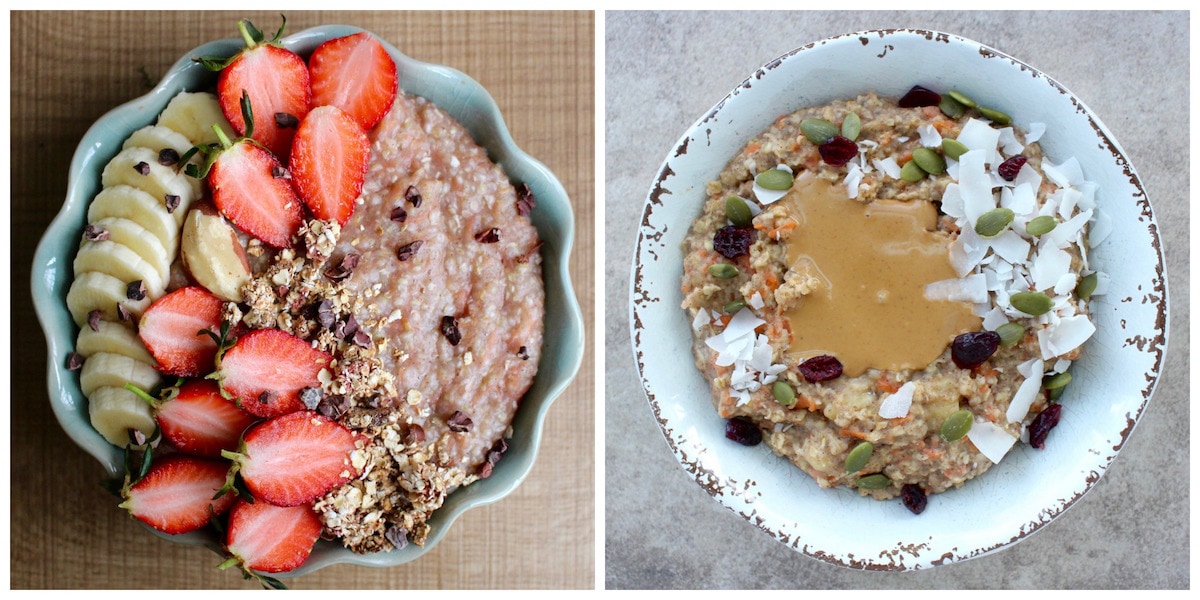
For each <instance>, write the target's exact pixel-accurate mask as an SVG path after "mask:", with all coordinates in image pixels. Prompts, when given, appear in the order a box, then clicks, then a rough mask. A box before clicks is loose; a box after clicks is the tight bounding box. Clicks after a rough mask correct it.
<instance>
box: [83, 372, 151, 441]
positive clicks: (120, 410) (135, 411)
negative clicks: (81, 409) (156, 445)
mask: <svg viewBox="0 0 1200 600" xmlns="http://www.w3.org/2000/svg"><path fill="white" fill-rule="evenodd" d="M88 415H89V416H90V417H91V420H92V427H94V428H95V429H96V431H98V432H100V435H102V436H104V439H106V440H108V441H109V443H111V444H113V445H116V446H120V447H122V448H124V447H125V446H128V445H129V444H131V443H132V441H131V440H130V436H129V430H130V429H137V430H138V431H141V432H142V433H143V434H144V435H146V436H147V437H149V436H151V435H153V433H154V429H155V427H156V423H155V422H154V413H153V411H152V410H151V408H150V405H149V404H148V403H147V402H146V401H145V400H142V399H141V398H139V397H137V395H136V394H134V393H133V392H131V391H129V390H127V389H125V388H124V384H122V387H112V386H104V387H100V388H97V389H96V390H95V391H93V392H92V395H91V396H89V397H88Z"/></svg>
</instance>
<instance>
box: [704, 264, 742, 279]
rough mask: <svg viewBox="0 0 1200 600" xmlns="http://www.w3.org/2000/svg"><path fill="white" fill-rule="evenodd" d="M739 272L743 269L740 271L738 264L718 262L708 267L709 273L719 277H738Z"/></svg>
mask: <svg viewBox="0 0 1200 600" xmlns="http://www.w3.org/2000/svg"><path fill="white" fill-rule="evenodd" d="M739 273H741V271H738V268H737V267H736V266H734V265H731V264H729V263H717V264H715V265H713V266H711V267H709V268H708V274H709V275H712V276H713V277H716V278H717V279H733V278H734V277H737V276H738V274H739Z"/></svg>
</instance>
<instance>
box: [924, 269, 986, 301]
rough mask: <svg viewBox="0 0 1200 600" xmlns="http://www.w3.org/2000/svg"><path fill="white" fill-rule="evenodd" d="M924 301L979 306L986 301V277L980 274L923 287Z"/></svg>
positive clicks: (936, 282) (945, 280) (944, 280)
mask: <svg viewBox="0 0 1200 600" xmlns="http://www.w3.org/2000/svg"><path fill="white" fill-rule="evenodd" d="M925 299H926V300H934V301H936V300H950V301H957V302H971V303H974V304H980V303H984V302H987V301H988V289H987V277H985V276H984V275H983V274H982V273H976V274H974V275H969V276H967V277H963V278H961V279H943V280H941V281H935V282H933V283H930V284H927V285H926V286H925Z"/></svg>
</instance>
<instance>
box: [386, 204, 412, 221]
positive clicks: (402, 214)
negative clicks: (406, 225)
mask: <svg viewBox="0 0 1200 600" xmlns="http://www.w3.org/2000/svg"><path fill="white" fill-rule="evenodd" d="M390 218H391V220H393V221H395V222H397V223H403V222H405V221H407V220H408V211H406V210H404V207H403V206H397V207H396V208H393V209H392V214H391V217H390Z"/></svg>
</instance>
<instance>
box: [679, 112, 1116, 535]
mask: <svg viewBox="0 0 1200 600" xmlns="http://www.w3.org/2000/svg"><path fill="white" fill-rule="evenodd" d="M931 94H932V93H931ZM911 95H912V93H910V95H909V96H906V97H905V98H904V99H901V100H899V101H897V99H894V98H883V97H879V96H877V95H875V94H873V93H868V94H864V95H861V96H859V97H857V98H854V99H849V100H841V101H835V102H833V103H831V104H828V105H826V106H821V107H813V108H806V109H802V110H799V111H797V112H795V113H791V114H787V115H783V116H781V117H779V118H778V119H776V120H775V122H774V123H773V125H772V126H771V127H770V129H768V130H767V131H765V132H763V133H762V134H760V135H758V136H756V137H754V138H753V139H751V140H749V141H748V142H747V144H746V145H745V146H744V147H743V149H742V150H741V151H740V152H739V153H738V154H737V155H736V156H735V157H733V159H732V160H731V161H730V162H729V163H728V165H727V166H726V168H725V169H724V171H722V172H721V173H720V175H719V177H718V178H717V179H716V180H715V181H712V182H710V183H709V185H708V187H707V196H708V199H707V201H706V204H705V206H704V208H703V212H702V214H701V215H700V216H699V218H698V219H697V220H696V221H695V222H694V223H693V225H692V229H691V230H690V232H689V234H688V236H687V238H686V241H685V243H684V247H683V253H684V273H683V280H682V291H683V296H684V301H683V307H684V308H685V309H686V310H687V311H688V315H689V316H690V317H691V319H692V325H693V345H692V346H693V354H694V355H695V359H696V365H697V367H698V368H699V369H700V371H701V372H702V373H703V374H704V376H705V378H706V379H707V380H708V381H709V384H710V388H711V391H712V397H713V403H714V406H715V407H716V410H717V412H718V414H719V415H720V416H721V417H722V418H724V419H730V420H733V421H734V423H736V424H738V425H739V426H744V425H745V423H753V424H754V425H755V426H757V428H758V429H759V430H760V431H761V433H762V440H763V442H765V443H766V444H767V445H768V446H769V447H770V448H771V450H772V451H774V452H775V453H777V454H779V455H780V456H783V457H786V458H787V459H788V460H790V461H791V462H792V463H794V464H795V465H796V466H797V467H799V468H800V469H802V470H803V471H804V472H806V473H808V474H809V475H811V476H812V477H813V479H814V480H815V481H816V482H817V484H819V485H820V486H822V487H836V486H847V487H850V488H854V489H857V490H858V491H859V492H860V493H861V494H863V495H869V496H872V497H874V498H877V499H887V498H893V497H896V496H903V497H904V502H905V504H906V505H908V506H909V508H910V509H913V510H914V512H920V510H923V507H924V498H925V496H926V495H927V494H934V493H940V492H943V491H946V490H948V489H951V488H954V487H958V486H961V485H963V484H964V483H965V482H966V481H968V480H970V479H971V478H973V477H976V476H978V475H980V474H982V473H983V472H985V471H986V470H987V469H988V468H989V467H991V466H992V465H993V464H994V463H995V462H998V461H999V460H1000V459H1001V458H1002V457H1003V456H1004V454H1005V453H1006V452H1007V451H1008V449H1009V448H1010V447H1011V446H1012V445H1013V444H1015V443H1021V442H1020V441H1019V440H1025V441H1027V442H1029V443H1031V444H1032V445H1034V446H1035V447H1040V445H1041V444H1042V443H1044V439H1045V434H1046V431H1048V430H1049V428H1051V427H1052V426H1053V423H1051V422H1050V420H1051V417H1054V418H1057V414H1058V409H1055V410H1045V409H1046V408H1047V407H1049V406H1052V405H1053V404H1054V400H1055V399H1056V398H1057V394H1058V393H1059V392H1061V386H1060V385H1059V383H1061V382H1063V381H1064V380H1066V379H1067V378H1069V373H1068V371H1067V370H1068V368H1069V366H1070V364H1071V361H1072V360H1074V359H1075V358H1077V357H1078V356H1079V354H1080V352H1081V350H1082V344H1083V342H1084V341H1085V340H1086V339H1087V337H1088V336H1090V335H1091V332H1092V331H1094V327H1092V326H1091V323H1090V320H1089V319H1088V317H1087V306H1086V299H1087V298H1088V297H1089V296H1090V294H1091V293H1093V290H1092V289H1088V288H1089V286H1090V284H1089V283H1085V282H1086V281H1089V280H1090V281H1091V282H1094V281H1095V280H1096V279H1097V276H1096V274H1093V273H1092V271H1091V270H1090V269H1089V267H1088V264H1087V255H1086V251H1085V248H1086V246H1087V238H1086V236H1087V233H1088V232H1087V228H1086V225H1087V222H1088V221H1089V220H1091V219H1092V217H1093V215H1094V211H1093V209H1094V200H1093V195H1094V191H1095V189H1094V187H1092V186H1090V184H1088V183H1087V182H1085V181H1081V179H1080V178H1079V177H1077V176H1075V175H1074V174H1072V175H1069V176H1068V175H1064V172H1067V171H1070V170H1071V166H1070V165H1069V164H1068V165H1067V166H1066V167H1064V166H1063V165H1055V164H1053V163H1051V162H1050V161H1049V160H1046V159H1044V157H1043V156H1042V151H1041V149H1040V147H1039V146H1038V145H1037V143H1036V138H1037V137H1038V136H1040V135H1041V132H1042V131H1041V130H1042V128H1041V127H1040V126H1039V127H1031V129H1032V130H1036V132H1035V133H1032V134H1030V133H1029V132H1026V131H1022V130H1019V129H1016V128H1014V127H1011V126H1009V125H1008V124H1007V123H1005V121H1006V120H1007V117H1006V116H1005V115H1003V114H997V113H993V112H988V113H986V114H987V115H988V116H990V117H992V118H991V119H985V118H984V117H983V116H982V114H983V113H984V111H976V110H973V109H967V108H966V107H964V106H962V105H961V104H957V105H951V106H950V107H949V109H950V110H948V111H947V110H944V108H945V107H946V104H944V103H943V105H942V106H943V108H939V106H938V104H939V102H938V100H939V99H940V98H939V97H938V95H936V94H933V96H934V98H935V99H934V100H932V101H931V102H924V103H922V102H917V105H916V106H911V104H913V102H912V101H911ZM950 114H953V115H954V116H949V115H950ZM1018 157H1019V158H1018ZM1076 168H1077V166H1076ZM764 175H766V177H764ZM772 178H774V179H775V180H776V181H772ZM1039 216H1046V217H1047V218H1048V219H1049V220H1047V219H1041V220H1039V221H1037V222H1036V223H1034V220H1035V219H1036V218H1037V217H1039ZM1051 221H1052V222H1053V223H1054V226H1052V227H1051V229H1052V230H1057V232H1054V231H1043V229H1045V228H1046V227H1047V224H1048V223H1049V222H1051ZM1089 276H1090V277H1089ZM1055 378H1057V379H1055ZM1055 390H1058V392H1056V391H1055ZM1043 412H1045V413H1046V415H1045V416H1041V415H1042V413H1043ZM732 429H733V427H732V426H731V431H732ZM1031 432H1032V433H1033V435H1032V438H1031ZM728 437H730V438H731V439H734V438H740V437H742V436H741V435H733V434H731V435H729V436H728ZM731 443H732V442H731Z"/></svg>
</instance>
